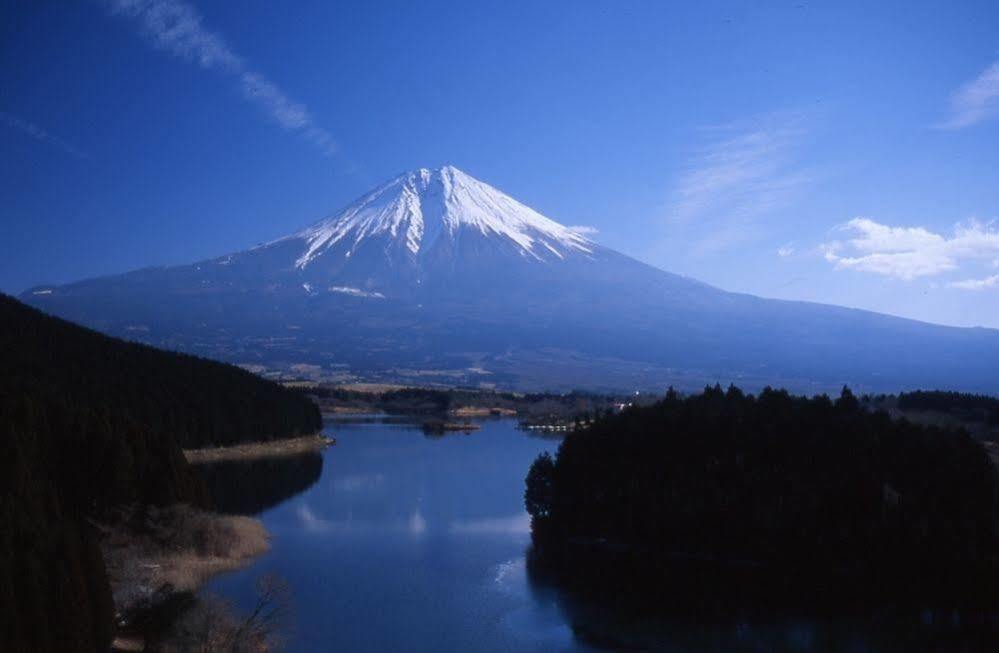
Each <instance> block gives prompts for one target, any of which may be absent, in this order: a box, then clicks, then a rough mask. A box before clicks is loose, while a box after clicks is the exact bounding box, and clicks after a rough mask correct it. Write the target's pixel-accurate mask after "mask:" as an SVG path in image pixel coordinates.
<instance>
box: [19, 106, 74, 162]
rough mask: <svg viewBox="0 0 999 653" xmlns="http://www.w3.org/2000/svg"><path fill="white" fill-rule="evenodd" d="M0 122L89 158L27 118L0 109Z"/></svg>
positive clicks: (64, 149)
mask: <svg viewBox="0 0 999 653" xmlns="http://www.w3.org/2000/svg"><path fill="white" fill-rule="evenodd" d="M0 122H2V123H3V124H5V125H7V126H8V127H10V128H11V129H15V130H17V131H19V132H21V133H22V134H27V135H28V136H30V137H32V138H34V139H35V140H38V141H42V142H43V143H48V144H49V145H53V146H55V147H57V148H59V149H60V150H62V151H63V152H65V153H66V154H69V155H71V156H75V157H76V158H78V159H89V158H90V157H88V156H87V155H86V154H84V153H83V152H81V151H80V150H78V149H76V148H75V147H73V146H72V145H70V144H69V143H67V142H66V141H64V140H62V139H61V138H59V137H58V136H55V135H53V134H50V133H49V132H47V131H45V130H44V129H42V128H41V127H39V126H38V125H36V124H34V123H31V122H28V121H27V120H23V119H21V118H18V117H17V116H14V115H11V114H9V113H5V112H3V111H0Z"/></svg>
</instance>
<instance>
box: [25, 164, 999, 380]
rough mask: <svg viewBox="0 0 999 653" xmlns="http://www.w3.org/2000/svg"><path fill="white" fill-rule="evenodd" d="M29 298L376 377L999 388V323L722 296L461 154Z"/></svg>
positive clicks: (91, 320)
mask: <svg viewBox="0 0 999 653" xmlns="http://www.w3.org/2000/svg"><path fill="white" fill-rule="evenodd" d="M23 299H24V300H25V301H28V302H30V303H32V304H34V305H36V306H39V307H42V308H44V309H45V310H47V311H50V312H53V313H56V314H59V315H63V316H65V317H68V318H69V319H72V320H74V321H78V322H81V323H83V324H87V325H88V326H92V327H94V328H97V329H99V330H102V331H105V332H107V333H112V334H115V335H119V336H123V337H128V338H135V339H140V340H142V341H145V342H149V343H152V344H156V345H161V346H168V347H171V348H176V349H181V350H184V351H189V352H196V353H199V354H203V355H207V356H211V357H214V358H221V359H223V360H230V361H236V362H255V363H263V364H265V365H270V366H274V367H283V368H290V367H291V366H292V365H295V364H302V363H305V364H312V365H319V366H322V367H323V368H324V369H325V370H326V371H327V372H328V371H330V370H333V369H336V370H341V371H342V370H344V369H347V370H349V371H350V372H353V373H355V374H357V375H360V376H367V377H381V378H389V377H392V376H393V375H394V377H395V378H399V377H403V376H406V374H410V375H412V374H413V373H418V374H420V375H421V376H422V377H423V378H424V379H428V378H430V379H432V378H434V377H433V373H436V374H437V375H439V376H440V378H441V379H442V380H443V379H446V380H448V381H449V382H451V383H455V382H458V383H477V382H480V381H485V382H491V383H494V384H498V385H500V386H506V387H517V388H522V389H547V388H555V389H558V388H563V389H565V388H573V387H583V388H589V389H612V390H613V389H634V388H652V387H662V386H663V385H666V384H667V383H674V384H679V385H681V386H684V387H692V386H700V385H703V383H704V382H705V381H715V380H722V381H729V380H732V381H737V382H739V383H741V384H742V385H744V386H747V387H753V388H756V387H762V386H763V385H766V384H776V383H779V384H781V385H785V386H788V387H792V388H795V389H799V390H805V391H812V390H826V389H831V388H834V387H839V386H840V385H842V384H843V383H849V384H851V385H852V386H854V387H856V388H858V389H860V390H863V391H893V392H894V391H898V390H900V389H910V388H916V387H934V386H936V387H949V388H954V389H959V390H970V391H977V392H986V393H996V392H999V378H997V375H996V374H994V370H995V369H996V368H997V367H999V331H995V330H988V329H958V328H949V327H942V326H936V325H931V324H926V323H920V322H916V321H912V320H904V319H900V318H895V317H890V316H886V315H880V314H877V313H871V312H865V311H858V310H850V309H845V308H839V307H834V306H826V305H820V304H812V303H806V302H788V301H777V300H767V299H761V298H758V297H752V296H749V295H742V294H736V293H729V292H724V291H722V290H719V289H717V288H713V287H711V286H708V285H706V284H703V283H700V282H698V281H695V280H692V279H688V278H685V277H682V276H679V275H675V274H671V273H668V272H664V271H662V270H659V269H656V268H654V267H651V266H649V265H645V264H643V263H641V262H639V261H636V260H634V259H632V258H629V257H627V256H625V255H623V254H620V253H618V252H615V251H613V250H610V249H608V248H605V247H602V246H600V245H599V244H597V243H595V242H592V241H590V240H588V239H587V238H585V237H583V236H581V235H580V234H578V233H576V232H574V231H572V230H571V229H569V228H567V227H565V226H563V225H561V224H559V223H557V222H554V221H552V220H550V219H548V218H546V217H544V216H542V215H541V214H539V213H537V212H536V211H534V210H532V209H530V208H529V207H527V206H524V205H523V204H521V203H519V202H517V201H516V200H514V199H513V198H511V197H509V196H507V195H505V194H504V193H502V192H500V191H498V190H496V189H495V188H492V187H491V186H489V185H487V184H485V183H483V182H480V181H478V180H476V179H474V178H472V177H471V176H469V175H467V174H465V173H463V172H461V171H460V170H457V169H455V168H453V167H450V166H445V167H443V168H440V169H436V170H427V169H421V170H417V171H414V172H410V173H406V174H404V175H400V176H399V177H397V178H395V179H393V180H391V181H389V182H387V183H386V184H384V185H382V186H380V187H379V188H377V189H375V190H374V191H372V192H371V193H369V194H367V195H365V196H364V197H362V198H360V199H359V200H358V201H357V202H355V203H354V204H352V205H350V206H349V207H347V208H346V209H344V210H343V211H341V212H339V213H337V214H335V215H333V216H331V217H329V218H326V219H324V220H321V221H320V222H318V223H316V224H314V225H312V226H310V227H308V228H306V229H303V230H301V231H299V232H297V233H294V234H291V235H289V236H286V237H284V238H280V239H278V240H275V241H273V242H271V243H267V244H264V245H261V246H259V247H256V248H254V249H251V250H247V251H243V252H238V253H235V254H231V255H227V256H222V257H219V258H216V259H212V260H209V261H203V262H200V263H196V264H193V265H184V266H177V267H167V268H153V269H146V270H139V271H136V272H131V273H128V274H123V275H117V276H112V277H107V278H101V279H93V280H88V281H81V282H79V283H74V284H69V285H65V286H41V287H37V288H34V289H32V290H30V291H28V292H27V293H25V294H24V296H23ZM428 374H429V376H428Z"/></svg>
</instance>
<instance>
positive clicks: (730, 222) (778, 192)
mask: <svg viewBox="0 0 999 653" xmlns="http://www.w3.org/2000/svg"><path fill="white" fill-rule="evenodd" d="M799 122H800V121H799V120H798V119H797V118H795V117H793V116H792V117H790V118H787V117H782V116H766V117H764V118H761V119H757V120H754V121H751V122H744V123H736V124H730V125H725V126H722V127H715V128H709V129H707V130H706V131H707V132H708V133H710V134H712V135H713V138H712V139H711V140H710V141H709V142H708V143H707V144H706V145H704V146H703V147H701V148H700V149H699V150H698V151H697V152H695V153H694V154H693V156H691V157H690V159H689V161H688V163H687V166H686V169H685V170H684V171H683V173H682V174H681V175H680V177H679V179H678V180H677V182H676V183H675V184H674V187H673V189H672V194H671V195H672V196H671V200H670V204H669V207H668V219H669V222H670V225H671V226H672V227H673V228H676V229H686V230H692V229H704V231H703V232H702V234H701V237H700V239H699V240H698V238H697V237H691V236H689V235H686V236H685V239H686V240H687V241H688V242H694V243H695V247H696V248H697V249H699V250H702V251H705V250H722V249H727V248H730V247H733V246H735V245H737V244H738V243H740V242H742V241H744V240H746V239H747V238H749V237H752V235H753V234H754V232H755V231H756V230H757V226H758V225H757V222H758V221H759V220H760V219H762V218H764V217H765V216H766V215H767V214H768V213H771V212H773V211H775V210H778V209H780V208H783V207H785V206H787V205H789V204H791V203H792V202H793V201H794V199H795V198H796V197H797V195H798V194H799V193H800V192H801V190H802V188H803V187H804V186H805V185H807V184H809V183H810V182H812V181H813V180H812V177H811V175H810V174H808V173H805V172H802V171H801V170H798V169H797V158H798V157H797V150H798V149H799V147H800V145H801V141H802V139H803V136H804V131H803V130H802V129H801V128H800V127H799V126H798V123H799Z"/></svg>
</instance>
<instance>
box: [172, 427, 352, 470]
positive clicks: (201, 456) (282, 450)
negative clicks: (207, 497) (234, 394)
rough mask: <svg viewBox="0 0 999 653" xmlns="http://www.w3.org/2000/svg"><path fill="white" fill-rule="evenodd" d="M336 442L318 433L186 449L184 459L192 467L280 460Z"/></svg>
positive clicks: (321, 449) (318, 449) (324, 447)
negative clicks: (206, 464)
mask: <svg viewBox="0 0 999 653" xmlns="http://www.w3.org/2000/svg"><path fill="white" fill-rule="evenodd" d="M334 443H335V440H333V439H331V438H327V437H326V436H324V435H321V434H319V433H316V434H314V435H306V436H301V437H297V438H284V439H280V440H272V441H270V442H250V443H247V444H237V445H233V446H229V447H212V448H209V449H184V457H185V458H187V462H189V463H191V464H192V465H199V464H203V463H214V462H222V461H232V460H254V459H257V458H278V457H281V456H295V455H298V454H302V453H309V452H312V451H316V452H318V451H323V450H324V449H326V448H327V447H331V446H333V444H334Z"/></svg>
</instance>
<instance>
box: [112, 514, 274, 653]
mask: <svg viewBox="0 0 999 653" xmlns="http://www.w3.org/2000/svg"><path fill="white" fill-rule="evenodd" d="M97 528H98V530H99V531H100V534H101V552H102V554H103V557H104V561H105V565H106V568H107V572H108V579H109V582H110V584H111V591H112V596H113V600H114V608H115V614H116V619H117V620H118V633H117V637H116V638H115V642H114V644H113V647H112V649H113V650H117V651H129V650H140V651H141V650H145V645H146V642H147V641H149V640H150V639H152V640H155V639H157V638H158V637H161V636H163V635H164V634H165V633H166V632H168V631H169V630H170V629H171V628H172V626H173V623H174V622H175V620H176V619H177V617H179V615H181V614H183V613H184V612H185V611H186V610H187V609H189V607H190V606H191V605H192V604H193V603H194V596H195V594H196V593H197V592H198V591H199V590H200V589H201V588H202V587H203V586H204V585H205V584H206V583H207V582H208V581H209V580H210V579H211V578H212V577H213V576H215V575H217V574H220V573H223V572H228V571H235V570H237V569H241V568H243V567H245V566H247V565H249V564H250V563H251V562H252V561H253V560H255V559H256V558H257V557H258V556H260V555H262V554H264V553H266V552H267V551H268V550H270V534H269V533H268V532H267V530H266V529H265V528H264V525H263V524H262V523H261V522H260V520H258V519H255V518H252V517H244V516H239V515H221V514H217V513H213V512H207V511H203V510H199V509H196V508H192V507H190V506H186V505H175V506H170V507H168V508H147V509H144V510H142V511H136V512H132V513H128V514H123V515H122V518H121V519H120V520H118V521H117V522H116V523H115V524H104V525H98V526H97Z"/></svg>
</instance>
